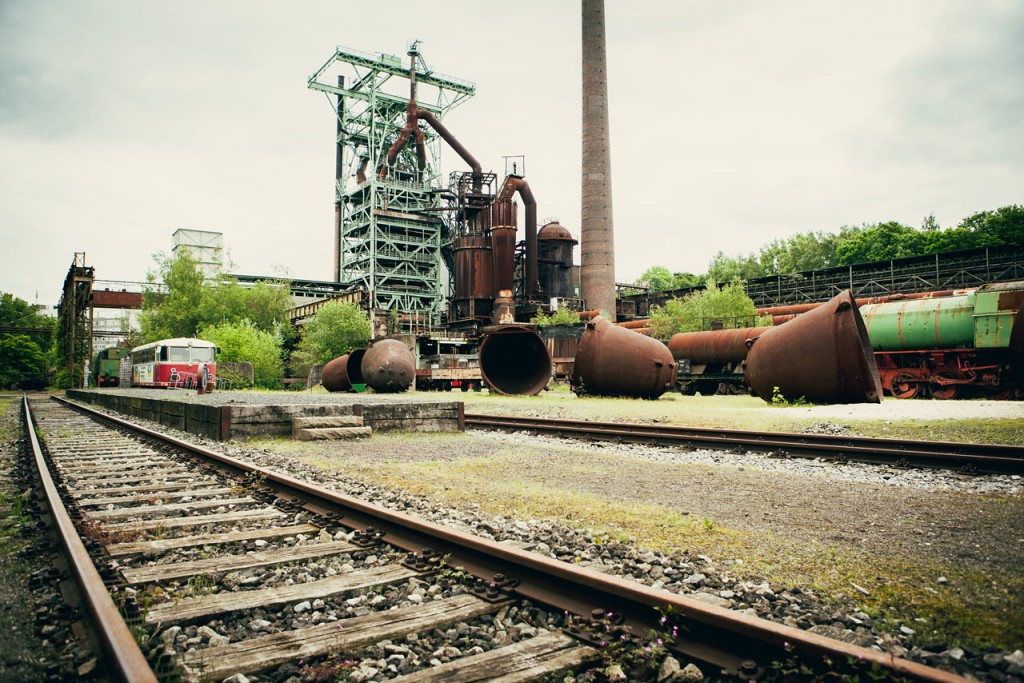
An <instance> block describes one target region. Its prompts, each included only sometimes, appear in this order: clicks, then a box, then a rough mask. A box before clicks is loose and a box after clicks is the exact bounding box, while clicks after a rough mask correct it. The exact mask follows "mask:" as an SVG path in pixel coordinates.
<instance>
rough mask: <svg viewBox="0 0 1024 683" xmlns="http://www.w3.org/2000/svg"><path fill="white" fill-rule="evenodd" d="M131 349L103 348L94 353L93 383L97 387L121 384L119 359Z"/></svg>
mask: <svg viewBox="0 0 1024 683" xmlns="http://www.w3.org/2000/svg"><path fill="white" fill-rule="evenodd" d="M129 353H131V349H119V348H110V349H103V350H102V351H100V352H99V353H97V354H96V357H95V358H94V359H93V364H92V377H93V383H94V384H95V385H96V386H98V387H116V386H119V385H120V384H121V359H122V358H124V357H125V356H127V355H128V354H129Z"/></svg>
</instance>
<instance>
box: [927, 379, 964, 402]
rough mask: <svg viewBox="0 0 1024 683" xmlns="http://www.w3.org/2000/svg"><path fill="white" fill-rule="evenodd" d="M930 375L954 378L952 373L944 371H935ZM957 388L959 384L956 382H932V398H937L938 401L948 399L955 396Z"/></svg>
mask: <svg viewBox="0 0 1024 683" xmlns="http://www.w3.org/2000/svg"><path fill="white" fill-rule="evenodd" d="M932 377H940V378H944V379H955V377H954V376H953V375H952V374H950V373H946V372H936V373H935V374H934V375H932ZM958 388H959V385H956V384H938V383H935V382H932V384H931V389H932V398H935V399H938V400H940V401H948V400H949V399H951V398H956V395H957V393H958V391H957V389H958Z"/></svg>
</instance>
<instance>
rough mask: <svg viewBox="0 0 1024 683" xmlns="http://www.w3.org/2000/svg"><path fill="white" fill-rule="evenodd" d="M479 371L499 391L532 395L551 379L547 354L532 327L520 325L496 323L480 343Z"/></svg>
mask: <svg viewBox="0 0 1024 683" xmlns="http://www.w3.org/2000/svg"><path fill="white" fill-rule="evenodd" d="M480 375H481V376H482V377H483V379H484V381H485V382H487V386H488V387H489V388H490V389H491V390H493V391H496V392H498V393H499V394H506V395H509V396H534V395H536V394H539V393H540V392H541V391H543V390H544V388H545V387H547V385H548V382H549V381H550V380H551V356H550V355H549V354H548V348H547V346H546V345H545V344H544V340H543V339H541V338H540V335H538V334H537V333H536V332H534V331H533V330H531V329H529V328H527V327H522V326H521V325H507V326H502V327H497V328H495V329H494V330H493V331H491V332H488V333H487V334H485V335H484V339H483V342H481V344H480Z"/></svg>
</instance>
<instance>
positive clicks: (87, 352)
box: [57, 251, 94, 388]
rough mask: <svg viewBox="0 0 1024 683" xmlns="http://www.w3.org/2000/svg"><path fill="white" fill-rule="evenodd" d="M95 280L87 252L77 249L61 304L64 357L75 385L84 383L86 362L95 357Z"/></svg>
mask: <svg viewBox="0 0 1024 683" xmlns="http://www.w3.org/2000/svg"><path fill="white" fill-rule="evenodd" d="M93 280H94V277H93V268H92V266H86V265H85V252H84V251H82V252H75V259H74V261H72V262H71V267H70V268H68V274H67V276H65V278H64V289H63V291H62V292H61V296H60V303H59V304H58V305H57V310H58V313H57V315H58V317H59V319H60V322H59V323H58V324H59V329H58V333H57V334H58V339H59V342H60V352H61V360H62V361H63V364H64V368H63V369H64V370H65V371H66V372H67V374H68V386H69V387H72V388H80V387H82V386H83V383H84V381H85V364H86V361H88V360H90V358H91V357H92V304H91V301H92V284H93Z"/></svg>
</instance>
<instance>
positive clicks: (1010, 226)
mask: <svg viewBox="0 0 1024 683" xmlns="http://www.w3.org/2000/svg"><path fill="white" fill-rule="evenodd" d="M957 227H958V228H962V229H965V230H968V231H970V232H972V233H975V234H978V235H984V236H986V237H988V238H991V239H994V240H996V241H995V242H989V243H987V244H1024V206H1018V205H1017V204H1011V205H1010V206H1004V207H1001V208H999V209H996V210H995V211H980V212H978V213H975V214H971V215H970V216H968V217H967V218H965V219H963V220H962V221H961V222H960V225H959V226H957Z"/></svg>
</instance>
